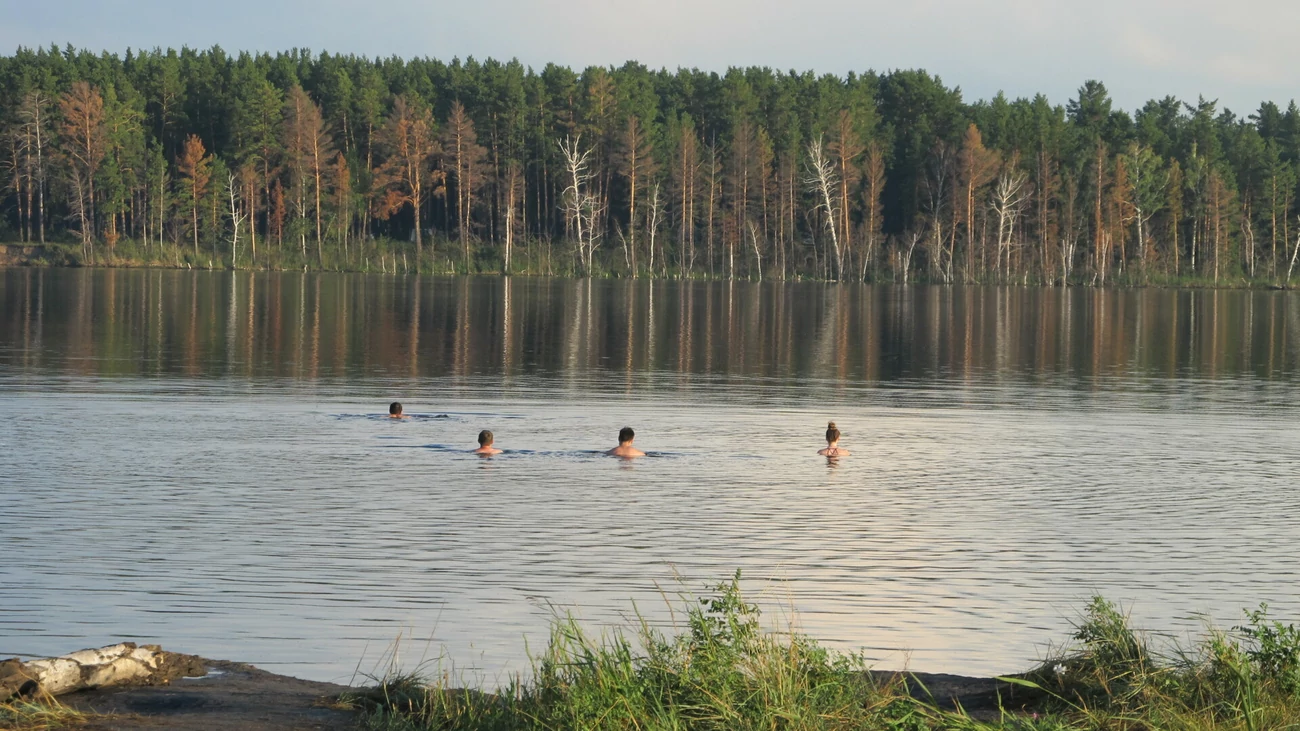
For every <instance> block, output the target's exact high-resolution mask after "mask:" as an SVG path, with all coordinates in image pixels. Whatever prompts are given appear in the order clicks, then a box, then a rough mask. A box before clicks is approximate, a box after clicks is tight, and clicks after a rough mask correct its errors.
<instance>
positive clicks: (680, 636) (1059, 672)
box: [343, 574, 1300, 731]
mask: <svg viewBox="0 0 1300 731" xmlns="http://www.w3.org/2000/svg"><path fill="white" fill-rule="evenodd" d="M684 600H685V601H686V602H687V606H686V608H685V609H686V611H685V615H684V616H685V621H684V623H683V624H682V626H680V627H678V631H677V632H676V633H675V634H665V633H664V632H662V631H660V630H658V629H656V628H654V627H652V626H650V625H649V624H647V623H646V622H644V621H642V620H639V619H638V621H637V622H635V623H633V624H632V625H631V626H629V627H626V628H622V629H615V630H612V631H605V632H601V633H597V634H593V633H590V632H588V631H587V630H586V629H585V628H584V627H583V626H581V624H579V623H578V622H576V621H575V620H573V619H572V618H571V617H557V618H556V620H555V621H554V622H553V625H552V629H551V635H550V639H549V642H548V643H547V645H546V647H545V649H544V650H543V651H542V652H541V654H540V655H538V656H536V657H534V658H533V662H532V668H531V671H530V672H529V673H528V674H527V675H526V676H517V677H514V678H511V679H510V680H509V681H507V682H506V683H505V684H504V685H503V686H502V687H500V688H498V689H497V690H496V691H495V692H483V691H480V690H476V689H465V688H458V687H456V683H455V682H454V678H452V677H449V676H448V675H446V674H442V675H436V676H435V677H433V678H427V677H421V676H420V675H419V674H418V673H417V674H405V675H402V674H391V675H390V676H389V677H387V678H383V679H380V680H378V681H377V682H376V684H375V686H374V687H372V688H368V689H365V690H363V691H358V692H355V693H352V694H349V695H348V696H347V697H345V698H344V699H343V700H344V701H345V702H346V703H347V704H350V705H352V706H353V707H356V708H359V709H361V711H362V713H361V724H362V727H363V728H367V729H374V730H377V731H378V730H382V731H399V730H412V731H414V730H417V729H418V730H426V729H438V730H443V729H466V730H473V731H515V730H517V729H554V730H556V731H559V730H561V729H563V730H568V729H609V730H620V731H621V730H623V729H638V730H645V731H669V730H672V731H686V730H691V731H694V730H700V731H723V730H728V731H730V730H733V729H734V730H737V731H748V730H754V731H757V730H758V729H783V730H789V731H804V730H807V731H821V730H832V729H845V730H847V729H887V730H895V729H896V730H899V731H925V730H936V731H937V730H939V729H951V730H954V731H976V730H980V729H1006V730H1020V731H1075V730H1080V731H1081V730H1083V729H1097V730H1103V729H1104V730H1106V731H1110V730H1115V731H1130V730H1131V731H1138V730H1139V729H1142V730H1153V731H1154V730H1157V729H1171V730H1184V729H1185V730H1187V731H1211V730H1214V731H1218V730H1221V729H1222V730H1228V729H1242V730H1244V731H1257V730H1262V729H1269V730H1275V729H1300V631H1297V630H1296V629H1295V628H1294V627H1292V626H1284V625H1282V624H1280V623H1278V622H1274V621H1271V620H1269V619H1268V618H1267V615H1266V613H1265V610H1264V609H1263V608H1261V610H1260V611H1258V612H1252V613H1249V614H1248V615H1247V623H1246V624H1245V625H1243V626H1241V627H1238V628H1235V629H1234V630H1232V631H1230V632H1218V631H1212V632H1210V633H1209V634H1208V635H1207V636H1206V637H1205V638H1204V639H1203V641H1201V642H1200V643H1198V644H1196V645H1195V646H1193V647H1191V648H1186V649H1180V648H1177V647H1173V648H1171V649H1170V650H1169V651H1167V652H1164V653H1158V652H1156V651H1154V650H1153V649H1152V647H1151V644H1150V643H1149V642H1148V640H1147V637H1146V636H1145V635H1144V634H1142V633H1140V632H1137V631H1135V630H1134V629H1133V628H1132V627H1131V625H1130V623H1129V620H1128V617H1127V616H1125V615H1124V614H1122V613H1121V612H1120V611H1119V610H1118V609H1117V608H1116V607H1115V606H1114V605H1113V604H1111V603H1109V602H1107V601H1105V600H1103V599H1100V598H1098V599H1094V600H1093V602H1092V604H1090V605H1089V607H1088V608H1087V610H1086V612H1085V614H1084V615H1083V616H1082V617H1081V619H1080V620H1079V622H1078V623H1077V625H1076V631H1075V633H1074V635H1073V638H1072V643H1071V644H1070V645H1068V646H1067V647H1066V648H1064V649H1063V650H1062V651H1061V652H1060V653H1059V654H1058V655H1057V656H1056V657H1055V658H1054V659H1053V660H1051V661H1049V662H1047V663H1045V664H1043V665H1042V666H1041V667H1040V668H1038V669H1037V670H1035V671H1033V672H1030V673H1027V674H1025V675H1021V676H1016V677H1010V678H1003V679H1001V680H1002V681H1003V685H1002V686H1001V687H1002V689H1003V692H1004V693H1005V695H1006V696H1007V697H1008V698H1009V697H1010V696H1011V695H1013V694H1015V695H1016V702H1015V704H1014V706H1013V705H1012V704H1010V703H1008V704H1007V705H1006V706H1005V707H1004V708H1002V709H1001V710H1000V711H994V712H993V713H992V717H991V718H990V717H984V718H983V720H977V719H976V718H974V717H972V715H967V713H966V712H965V711H963V710H962V709H960V708H958V709H957V710H955V711H952V710H940V708H939V707H938V706H937V705H935V704H933V703H931V702H929V700H928V699H927V694H926V692H925V691H924V688H923V687H922V686H921V685H920V684H919V683H917V682H907V681H904V680H903V679H902V676H888V675H873V674H872V673H870V672H868V671H869V668H868V664H867V662H866V660H865V658H864V657H863V656H862V655H860V654H855V653H841V652H835V651H832V650H828V649H826V648H823V647H821V646H819V645H818V644H817V643H816V642H815V641H814V640H812V639H811V638H808V637H806V636H804V635H802V634H800V633H798V632H795V631H792V630H791V629H790V628H788V627H787V628H783V629H781V630H779V631H773V630H771V629H769V628H766V627H764V625H763V623H762V622H761V620H760V615H759V611H758V609H757V607H756V606H755V605H753V604H750V603H748V602H746V601H745V600H744V598H743V597H742V595H741V592H740V589H739V574H737V576H736V577H734V578H733V579H732V580H730V581H728V582H724V583H722V584H719V585H717V586H716V587H714V588H713V590H712V592H711V593H710V594H708V595H706V596H704V597H702V598H699V599H691V598H685V599H684ZM890 677H892V679H886V678H890ZM908 686H911V688H910V690H911V692H910V693H909V688H908ZM914 696H915V697H914Z"/></svg>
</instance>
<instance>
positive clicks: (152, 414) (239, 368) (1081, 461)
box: [0, 270, 1300, 680]
mask: <svg viewBox="0 0 1300 731" xmlns="http://www.w3.org/2000/svg"><path fill="white" fill-rule="evenodd" d="M1296 306H1297V297H1296V296H1295V295H1293V294H1290V293H1279V292H1258V293H1248V292H1176V291H1157V290H1151V291H1133V292H1122V291H1121V292H1116V291H1096V290H1082V289H1079V290H1025V289H1010V288H1006V289H998V288H987V289H984V288H967V289H961V288H881V287H876V288H871V287H836V286H828V285H821V284H816V285H813V284H808V285H802V284H795V285H792V284H786V285H783V286H782V285H768V284H763V285H757V284H742V283H736V284H726V283H677V282H659V283H647V282H619V281H597V282H575V281H561V280H543V279H519V278H516V279H512V280H504V279H427V278H426V279H416V278H413V277H412V278H399V277H382V276H360V275H317V274H306V275H299V274H248V273H238V274H230V273H188V272H159V271H88V270H87V271H42V270H4V271H0V415H3V417H4V428H3V429H0V501H2V502H3V506H4V507H3V509H0V554H3V555H4V556H5V557H6V560H5V561H3V562H0V656H8V655H12V654H46V653H57V652H64V651H67V650H70V649H74V648H77V647H81V646H88V645H98V644H107V643H108V642H110V641H113V640H115V639H118V638H123V639H137V640H147V641H158V642H161V643H162V644H164V645H166V646H170V647H175V648H177V649H181V650H186V651H192V652H199V653H203V654H208V655H218V656H227V657H233V658H235V659H239V660H247V661H252V662H255V663H258V664H263V665H266V666H268V667H271V668H275V669H279V670H284V671H288V672H291V673H293V674H298V675H302V676H306V677H317V678H325V679H340V678H341V679H344V680H346V679H347V678H348V676H349V675H350V674H351V672H352V670H353V668H354V667H356V663H357V659H358V658H359V657H362V656H363V655H365V656H366V657H368V658H372V659H373V658H374V657H376V656H377V655H378V653H379V652H380V651H381V650H382V648H383V647H385V646H386V645H387V644H388V643H389V642H391V641H392V640H393V638H395V637H396V636H397V635H398V634H399V632H402V633H406V632H413V633H414V636H415V637H417V638H420V640H419V641H417V642H416V643H415V644H416V645H418V646H416V647H411V646H408V647H407V648H406V652H407V655H408V656H409V655H411V654H414V655H415V656H416V659H418V656H419V655H421V654H423V653H424V652H425V647H426V644H425V643H427V644H428V646H429V647H431V648H432V650H430V651H429V652H430V654H437V649H438V648H440V647H446V649H447V651H448V652H449V654H450V655H451V657H453V658H455V659H456V661H457V662H458V663H459V664H460V666H461V667H470V668H480V669H481V670H482V672H484V673H486V674H487V675H488V677H489V679H492V678H494V677H496V676H495V674H496V673H497V672H499V671H500V670H501V669H503V668H516V669H517V668H518V667H519V666H520V665H521V664H522V661H523V658H524V656H525V653H524V641H523V638H524V636H525V635H527V636H528V637H529V638H530V639H531V641H532V642H533V643H534V645H535V644H536V643H538V642H540V641H542V640H543V638H544V633H543V628H544V627H545V622H546V618H547V616H548V612H550V611H551V608H552V607H560V608H573V609H574V610H575V611H577V612H579V613H580V614H581V615H582V616H584V617H587V618H589V619H592V620H594V621H597V622H611V621H616V620H618V619H619V617H620V616H622V615H625V614H626V613H627V612H628V611H629V610H630V609H631V605H630V604H629V601H628V600H630V599H634V600H636V601H637V606H638V608H639V609H640V610H641V611H642V612H644V613H646V614H647V615H648V616H650V617H651V619H653V620H655V621H668V620H669V615H668V613H667V612H666V611H663V610H662V600H661V598H660V595H659V589H660V588H667V589H670V590H671V589H672V587H673V583H672V582H673V577H674V575H675V574H678V573H679V574H681V575H683V576H685V577H688V579H689V582H688V586H689V587H690V588H698V587H699V586H700V585H701V583H702V582H703V581H705V580H715V579H721V578H724V577H726V576H728V575H729V574H730V573H731V572H732V571H734V570H735V569H736V568H737V567H743V568H744V569H745V571H746V576H747V577H749V580H750V585H751V588H752V589H753V590H754V591H756V592H760V593H761V594H762V597H763V600H764V603H765V604H766V605H767V606H769V607H770V608H774V609H780V608H781V607H788V606H793V607H794V608H796V609H797V610H798V611H799V613H800V619H801V621H802V624H803V626H804V628H805V629H806V630H807V631H809V632H810V633H811V634H813V635H815V636H817V637H819V638H823V639H825V640H827V641H829V642H831V643H833V644H835V645H837V646H840V647H846V648H856V647H865V648H867V650H868V654H869V655H870V656H872V657H875V658H878V659H879V660H880V662H881V663H882V665H885V666H898V665H901V664H903V663H904V662H907V661H908V660H907V658H908V657H910V662H911V664H912V666H913V667H915V668H917V669H921V670H947V671H958V672H972V673H990V672H1005V671H1009V670H1015V669H1019V668H1021V667H1023V666H1025V665H1026V664H1027V663H1028V662H1029V661H1031V660H1033V659H1034V658H1036V657H1037V656H1038V653H1039V652H1040V651H1041V648H1042V646H1043V644H1044V643H1046V642H1048V641H1051V640H1059V639H1061V638H1062V637H1063V636H1064V634H1065V632H1066V630H1067V628H1068V621H1067V620H1068V619H1069V618H1070V617H1071V616H1072V613H1073V611H1074V610H1075V609H1076V608H1077V607H1079V606H1081V604H1082V602H1083V600H1084V599H1085V598H1086V597H1087V596H1088V595H1090V594H1091V593H1093V592H1102V593H1105V594H1107V595H1108V596H1110V597H1112V598H1114V599H1117V600H1119V601H1121V602H1124V603H1125V604H1131V605H1132V607H1133V609H1134V614H1135V616H1136V617H1137V618H1138V619H1139V621H1141V622H1144V623H1147V624H1150V625H1158V626H1168V625H1169V624H1171V623H1173V624H1174V625H1175V626H1180V627H1186V628H1191V629H1195V628H1196V627H1197V626H1199V624H1198V622H1199V620H1198V619H1196V618H1195V617H1193V616H1191V613H1192V612H1205V613H1207V614H1209V615H1210V616H1213V617H1215V618H1217V619H1218V620H1219V621H1220V622H1221V623H1223V624H1228V625H1230V624H1233V623H1235V622H1236V620H1237V619H1238V616H1239V615H1238V612H1239V610H1240V609H1241V608H1243V607H1246V606H1252V605H1254V604H1255V603H1257V602H1258V601H1263V600H1267V601H1269V602H1270V603H1271V604H1273V605H1274V606H1275V607H1276V608H1277V610H1278V611H1279V612H1280V613H1281V616H1282V617H1284V618H1293V617H1294V615H1295V613H1296V611H1297V610H1300V595H1298V594H1297V589H1296V572H1295V569H1294V553H1295V538H1296V526H1297V525H1300V493H1297V491H1296V490H1295V489H1294V485H1295V454H1296V452H1295V450H1296V444H1297V441H1298V438H1300V429H1298V428H1297V427H1296V426H1295V418H1294V417H1295V413H1296V407H1297V405H1298V404H1297V402H1298V401H1300V399H1298V398H1297V390H1296V386H1297V374H1298V370H1297V358H1298V354H1297V347H1296V345H1295V344H1296V343H1297V342H1300V341H1297V339H1296V333H1295V328H1296V326H1297V314H1300V313H1297V311H1296ZM394 398H397V399H400V400H402V401H403V402H404V403H405V404H406V407H407V412H408V413H411V414H413V415H414V418H411V419H407V420H401V421H396V420H390V419H387V418H384V417H383V412H384V411H386V406H387V403H388V402H389V401H391V400H393V399H394ZM831 418H833V419H834V420H835V421H836V422H837V423H838V424H839V425H840V428H841V429H842V430H843V431H844V441H843V445H844V446H845V447H847V448H848V449H851V450H852V451H853V453H854V454H853V456H852V457H849V458H844V459H841V460H838V461H836V462H831V463H828V462H827V460H825V459H824V458H820V457H817V456H816V451H817V450H818V449H819V448H821V447H822V446H824V442H823V441H822V438H821V435H822V431H823V430H824V429H825V424H826V422H827V421H828V420H829V419H831ZM628 424H631V425H634V426H635V427H636V429H637V433H638V437H637V446H638V447H640V448H642V449H645V450H647V451H649V452H651V453H653V454H657V455H659V458H651V459H645V460H640V461H637V462H635V463H633V462H624V461H620V460H614V459H609V458H605V457H603V456H601V455H600V454H599V450H601V449H605V448H608V447H611V446H613V440H614V437H615V435H616V434H617V431H618V428H619V427H621V426H624V425H628ZM483 428H489V429H492V430H493V431H494V432H495V433H496V437H497V446H498V447H500V448H502V449H505V450H506V452H505V454H502V455H500V456H498V457H495V458H492V459H480V458H477V457H474V456H473V455H470V454H468V450H470V449H472V448H473V447H474V446H476V444H475V443H474V438H475V436H476V435H477V433H478V431H479V430H480V429H483Z"/></svg>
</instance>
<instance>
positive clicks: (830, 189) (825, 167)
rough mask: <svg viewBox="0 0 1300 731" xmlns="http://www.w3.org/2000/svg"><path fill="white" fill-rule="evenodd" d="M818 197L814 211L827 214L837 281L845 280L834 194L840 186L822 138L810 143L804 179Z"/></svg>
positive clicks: (827, 228) (827, 227) (827, 226)
mask: <svg viewBox="0 0 1300 731" xmlns="http://www.w3.org/2000/svg"><path fill="white" fill-rule="evenodd" d="M804 184H805V185H806V186H808V189H809V191H811V192H812V193H813V194H814V195H815V196H816V197H817V205H816V206H814V208H813V210H814V211H822V212H824V213H825V214H826V230H827V231H828V232H829V233H830V235H831V247H832V248H833V249H834V252H835V268H836V279H839V280H843V279H844V252H843V251H842V250H841V248H840V239H839V231H838V227H837V225H836V223H837V218H838V215H839V213H838V211H839V209H838V208H837V207H836V205H835V195H834V192H835V190H836V187H837V186H838V184H839V183H838V180H837V176H836V173H835V164H834V163H832V162H831V160H830V158H829V157H827V155H826V149H825V145H824V144H823V141H822V138H821V137H820V136H818V137H817V139H815V140H813V141H812V142H809V143H808V177H807V178H805V179H804Z"/></svg>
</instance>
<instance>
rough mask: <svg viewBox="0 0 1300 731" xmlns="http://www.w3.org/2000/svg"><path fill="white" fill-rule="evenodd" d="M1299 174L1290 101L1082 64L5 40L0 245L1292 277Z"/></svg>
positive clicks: (62, 255) (1005, 274) (277, 261)
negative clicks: (931, 66) (377, 54)
mask: <svg viewBox="0 0 1300 731" xmlns="http://www.w3.org/2000/svg"><path fill="white" fill-rule="evenodd" d="M1279 101H1281V100H1279ZM1298 184H1300V108H1297V106H1296V105H1295V103H1294V102H1292V103H1290V104H1282V105H1279V104H1278V103H1274V102H1272V101H1264V102H1262V103H1261V104H1260V105H1259V107H1258V109H1255V110H1228V109H1222V108H1220V107H1219V105H1218V104H1217V103H1216V102H1215V101H1214V100H1212V99H1196V100H1190V99H1176V98H1174V97H1164V98H1162V99H1156V100H1152V101H1150V102H1148V103H1146V104H1145V105H1143V106H1142V107H1141V108H1139V109H1135V110H1132V111H1126V110H1120V109H1117V108H1115V106H1114V104H1113V103H1112V100H1111V98H1110V96H1109V94H1108V93H1107V90H1106V87H1105V86H1104V85H1103V84H1102V83H1100V82H1098V81H1087V82H1086V83H1084V84H1083V85H1082V86H1081V87H1080V88H1079V90H1078V93H1077V95H1076V96H1075V98H1073V99H1070V100H1068V101H1066V102H1065V103H1064V104H1062V103H1059V102H1054V101H1052V100H1049V99H1047V98H1046V97H1045V96H1043V95H1038V96H1035V97H1033V98H1018V99H1010V98H1006V97H1004V96H1002V95H998V96H996V97H994V98H992V99H986V100H978V101H970V100H966V99H964V98H963V96H962V93H961V90H960V89H958V88H953V87H950V86H947V85H945V84H944V83H943V82H942V81H941V79H939V78H938V77H937V76H934V75H932V74H929V73H927V72H925V71H921V70H895V71H888V72H874V71H866V72H863V73H853V74H849V75H847V76H835V75H818V74H815V73H812V72H799V71H788V72H787V71H775V70H772V69H769V68H758V67H751V68H733V69H729V70H727V71H726V72H725V73H715V72H706V71H700V70H696V69H677V70H667V69H657V70H656V69H651V68H647V67H646V66H644V65H642V64H639V63H635V62H628V63H626V64H624V65H622V66H619V67H591V68H586V69H582V70H573V69H569V68H565V67H563V66H557V65H554V64H548V65H547V66H546V67H544V68H542V69H532V68H528V67H524V66H523V65H521V64H520V63H518V62H516V61H509V62H501V61H496V60H492V59H488V60H483V61H480V60H476V59H464V60H459V59H456V60H451V61H444V60H437V59H429V58H417V59H401V58H384V59H369V58H364V57H358V56H350V55H336V54H330V53H319V54H317V53H312V52H309V51H305V50H296V51H292V52H287V53H277V54H265V53H237V54H230V53H227V52H226V51H224V50H222V49H221V48H217V47H214V48H211V49H208V50H194V49H188V48H186V49H181V50H179V51H177V50H170V49H167V50H164V49H155V50H144V51H129V52H127V53H125V54H113V53H97V52H92V51H83V50H77V49H73V48H66V49H60V48H56V47H51V48H38V49H19V50H18V51H17V52H15V53H14V54H12V55H8V56H0V243H6V244H8V243H14V244H23V245H33V246H39V247H42V248H41V249H40V250H39V251H36V252H28V253H23V254H22V256H23V257H24V258H27V257H30V258H32V259H34V260H35V262H36V263H48V264H70V265H81V266H160V267H183V268H199V269H255V270H263V269H265V270H303V269H313V270H345V271H370V272H379V271H382V272H390V273H391V272H410V273H419V272H426V273H462V274H467V273H486V272H501V273H517V274H544V275H573V276H617V277H680V278H688V279H689V278H711V279H747V280H791V279H804V280H807V279H816V280H835V281H874V282H885V281H887V282H900V283H909V282H918V281H924V282H937V283H949V284H959V283H966V284H969V283H1016V284H1040V285H1064V284H1085V285H1099V286H1102V285H1110V284H1120V285H1132V286H1142V285H1168V284H1191V285H1198V286H1200V285H1205V286H1287V285H1288V284H1289V283H1290V282H1292V281H1293V278H1294V277H1296V276H1300V272H1297V271H1296V268H1297V262H1298V260H1300V219H1298V218H1297V214H1298V213H1300V206H1298V205H1297V192H1298V191H1300V188H1298ZM0 257H6V258H9V259H12V258H13V254H12V253H9V254H5V253H4V252H0Z"/></svg>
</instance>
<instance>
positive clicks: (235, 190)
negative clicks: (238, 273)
mask: <svg viewBox="0 0 1300 731" xmlns="http://www.w3.org/2000/svg"><path fill="white" fill-rule="evenodd" d="M239 188H240V183H239V181H238V180H236V179H235V174H234V173H227V175H226V195H227V196H229V198H230V225H231V227H232V229H233V233H232V234H231V237H230V268H231V269H238V268H239V226H240V225H241V224H243V222H244V219H245V218H247V217H248V215H247V214H246V213H245V212H244V210H243V207H242V206H240V201H239Z"/></svg>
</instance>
